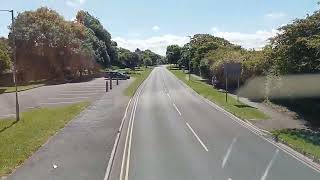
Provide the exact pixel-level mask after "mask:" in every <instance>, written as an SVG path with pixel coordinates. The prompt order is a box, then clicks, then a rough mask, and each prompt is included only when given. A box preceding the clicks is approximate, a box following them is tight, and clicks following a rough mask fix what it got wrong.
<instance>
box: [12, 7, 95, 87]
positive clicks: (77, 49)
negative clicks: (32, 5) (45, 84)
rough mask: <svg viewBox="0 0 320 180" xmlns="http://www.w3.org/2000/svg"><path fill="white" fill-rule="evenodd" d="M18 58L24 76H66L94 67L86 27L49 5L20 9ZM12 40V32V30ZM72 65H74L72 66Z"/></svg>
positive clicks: (16, 21) (52, 77)
mask: <svg viewBox="0 0 320 180" xmlns="http://www.w3.org/2000/svg"><path fill="white" fill-rule="evenodd" d="M12 26H14V27H15V37H16V38H15V40H16V57H17V58H16V59H17V68H18V71H19V74H20V75H21V76H20V80H24V81H29V80H37V79H57V78H58V79H62V78H65V76H66V75H67V74H68V76H69V75H70V74H71V76H73V77H75V76H77V75H78V74H80V75H81V74H82V72H83V71H86V70H92V68H93V67H94V66H91V65H90V66H87V65H89V64H92V63H91V62H90V61H92V58H91V57H92V52H93V51H92V48H91V46H90V45H88V44H86V43H85V40H86V37H87V36H86V28H85V27H84V26H83V25H82V24H79V23H75V22H70V21H66V20H64V18H63V17H62V16H61V15H59V14H58V13H57V12H56V11H54V10H51V9H49V8H46V7H42V8H39V9H37V10H35V11H25V12H22V13H19V14H18V16H17V18H16V20H15V23H14V24H13V25H12ZM9 39H10V41H12V32H11V33H10V34H9ZM71 65H72V67H71Z"/></svg>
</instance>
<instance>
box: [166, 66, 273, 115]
mask: <svg viewBox="0 0 320 180" xmlns="http://www.w3.org/2000/svg"><path fill="white" fill-rule="evenodd" d="M169 70H170V71H171V72H172V73H173V74H174V75H175V76H176V77H178V78H179V79H180V80H182V81H183V82H184V83H186V84H187V85H188V86H190V87H191V88H192V89H193V90H195V91H196V92H197V93H198V94H200V95H201V96H203V97H205V98H207V99H209V100H210V101H212V102H214V103H216V104H218V105H219V106H221V107H223V108H224V109H225V110H227V111H229V112H231V113H232V114H234V115H235V116H237V117H239V118H241V119H246V120H261V119H267V118H268V116H267V115H266V114H264V113H263V112H261V111H259V110H258V109H256V108H254V107H251V106H248V105H246V104H244V103H241V102H238V101H237V100H236V99H235V98H233V97H231V96H228V102H226V101H225V93H222V92H219V91H218V90H216V89H214V88H212V86H210V85H208V84H206V83H204V82H202V81H200V80H198V79H196V78H191V79H192V80H191V81H188V80H187V78H186V76H187V74H185V73H184V72H182V70H177V69H170V68H169Z"/></svg>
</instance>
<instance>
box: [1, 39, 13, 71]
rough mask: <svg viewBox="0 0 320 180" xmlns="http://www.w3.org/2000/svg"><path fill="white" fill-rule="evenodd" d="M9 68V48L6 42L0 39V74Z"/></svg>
mask: <svg viewBox="0 0 320 180" xmlns="http://www.w3.org/2000/svg"><path fill="white" fill-rule="evenodd" d="M10 68H11V59H10V56H9V46H8V44H7V40H6V39H4V38H1V39H0V74H1V73H3V72H4V71H6V70H9V69H10Z"/></svg>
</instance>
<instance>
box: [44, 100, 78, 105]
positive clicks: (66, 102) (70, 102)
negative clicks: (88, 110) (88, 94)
mask: <svg viewBox="0 0 320 180" xmlns="http://www.w3.org/2000/svg"><path fill="white" fill-rule="evenodd" d="M79 102H83V101H65V102H46V103H39V104H41V105H50V104H72V103H79Z"/></svg>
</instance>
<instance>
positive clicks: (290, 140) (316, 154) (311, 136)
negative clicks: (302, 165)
mask: <svg viewBox="0 0 320 180" xmlns="http://www.w3.org/2000/svg"><path fill="white" fill-rule="evenodd" d="M273 134H274V135H275V136H278V138H279V140H280V141H281V142H283V143H285V144H286V145H288V146H290V147H291V148H293V149H295V150H296V151H299V152H301V153H302V154H304V155H306V156H309V157H311V158H312V159H314V160H315V161H316V162H318V163H319V162H320V132H314V131H311V130H306V129H283V130H278V131H274V132H273Z"/></svg>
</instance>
